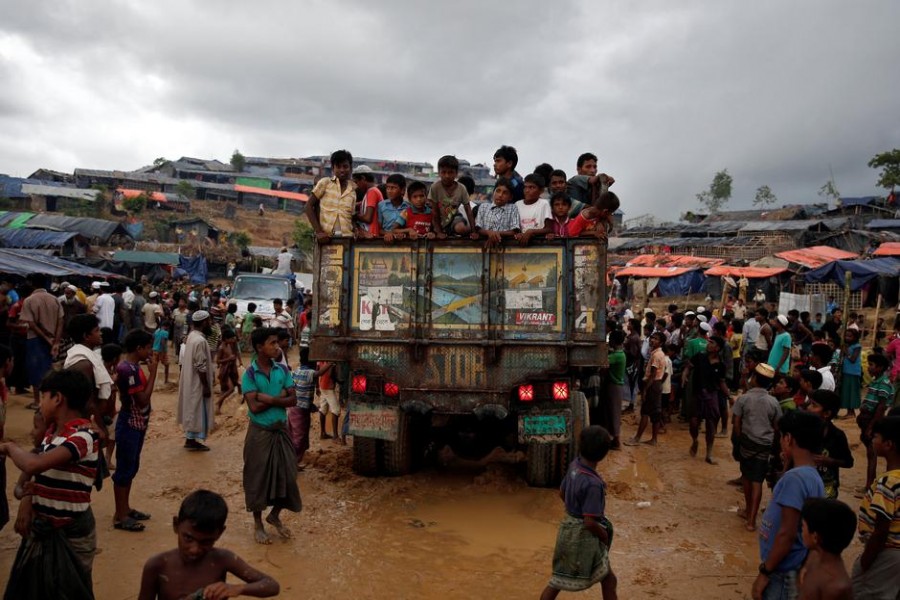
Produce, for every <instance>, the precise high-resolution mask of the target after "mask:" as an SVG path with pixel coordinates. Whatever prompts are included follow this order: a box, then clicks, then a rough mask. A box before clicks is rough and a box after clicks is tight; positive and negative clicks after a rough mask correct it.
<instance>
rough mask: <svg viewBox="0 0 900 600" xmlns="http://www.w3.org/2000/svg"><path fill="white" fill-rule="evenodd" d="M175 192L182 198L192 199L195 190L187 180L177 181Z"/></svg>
mask: <svg viewBox="0 0 900 600" xmlns="http://www.w3.org/2000/svg"><path fill="white" fill-rule="evenodd" d="M175 193H176V194H178V195H179V196H181V197H182V198H187V199H188V200H193V199H194V198H195V194H196V190H195V189H194V186H192V185H191V184H190V183H188V182H187V181H184V180H182V181H179V182H178V183H177V184H176V185H175Z"/></svg>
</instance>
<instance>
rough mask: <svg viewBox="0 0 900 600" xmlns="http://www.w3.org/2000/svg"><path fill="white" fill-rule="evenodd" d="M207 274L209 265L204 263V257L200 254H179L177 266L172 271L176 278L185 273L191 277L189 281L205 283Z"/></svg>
mask: <svg viewBox="0 0 900 600" xmlns="http://www.w3.org/2000/svg"><path fill="white" fill-rule="evenodd" d="M208 274H209V266H208V265H207V264H206V257H204V256H203V255H202V254H201V255H198V256H192V257H187V256H179V257H178V268H176V269H175V272H174V273H172V276H173V277H175V278H176V279H178V278H181V277H184V276H185V275H187V276H188V277H190V278H191V283H206V279H207V277H208Z"/></svg>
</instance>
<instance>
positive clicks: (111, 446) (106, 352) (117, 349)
mask: <svg viewBox="0 0 900 600" xmlns="http://www.w3.org/2000/svg"><path fill="white" fill-rule="evenodd" d="M100 358H101V359H103V366H104V367H106V372H107V373H109V378H110V380H111V381H115V379H116V367H117V366H119V359H120V358H122V346H120V345H118V344H105V345H104V346H103V347H102V348H100ZM118 397H119V388H118V386H115V385H114V386H112V387H111V388H110V392H109V398H108V399H107V401H106V405H105V407H104V409H103V423H104V425H106V429H107V431H108V432H109V435H108V436H107V438H106V443H105V444H104V448H103V449H104V451H105V453H106V466H107V467H108V468H109V470H110V471H115V470H116V462H115V461H114V460H113V455H114V453H115V451H116V418H117V417H118V414H119V411H118V410H117V409H116V400H117V399H118Z"/></svg>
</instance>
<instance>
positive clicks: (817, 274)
mask: <svg viewBox="0 0 900 600" xmlns="http://www.w3.org/2000/svg"><path fill="white" fill-rule="evenodd" d="M847 272H850V273H851V274H852V279H851V280H850V290H851V291H853V292H858V291H859V290H860V289H862V288H863V286H865V285H866V284H867V283H869V282H870V281H872V280H873V279H875V278H876V277H892V278H893V277H897V276H898V275H900V258H894V257H884V258H873V259H871V260H836V261H834V262H833V263H831V264H828V265H825V266H824V267H820V268H818V269H815V270H813V271H810V272H808V273H807V274H806V281H808V282H811V283H836V284H837V285H839V286H840V287H844V274H845V273H847Z"/></svg>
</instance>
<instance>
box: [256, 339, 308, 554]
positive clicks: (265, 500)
mask: <svg viewBox="0 0 900 600" xmlns="http://www.w3.org/2000/svg"><path fill="white" fill-rule="evenodd" d="M251 342H252V343H253V349H254V350H255V351H256V360H254V361H253V362H252V363H251V364H250V367H249V368H248V369H247V370H246V371H244V379H243V390H244V400H245V401H246V402H247V407H248V408H249V409H250V410H249V412H248V413H247V416H248V417H249V418H250V426H249V427H248V428H247V437H246V438H244V497H245V499H246V502H247V510H248V511H251V512H252V513H253V520H254V523H255V526H256V532H255V536H256V541H257V543H260V544H271V543H272V541H271V539H270V538H269V534H268V533H266V530H265V527H264V526H263V522H262V512H263V510H265V509H266V507H269V506H271V507H272V510H271V511H270V512H269V514H268V516H267V517H266V521H267V522H268V523H269V524H271V525H273V526H274V527H275V529H276V530H277V531H278V534H279V535H280V536H281V537H283V538H289V537H291V532H290V530H289V529H288V528H287V527H285V526H284V525H283V524H282V522H281V519H280V518H279V517H280V514H281V511H282V510H284V509H287V510H290V511H293V512H300V509H301V508H302V505H301V502H300V490H299V489H298V488H297V455H296V454H294V448H293V446H292V445H291V439H290V437H289V436H288V433H287V413H286V411H285V409H286V408H288V407H291V406H294V405H295V404H296V402H297V400H296V397H295V395H294V382H293V379H292V378H291V373H290V371H288V370H287V369H285V368H284V367H283V366H282V365H280V364H278V363H276V362H275V359H277V358H278V356H280V353H281V349H280V348H279V347H278V334H277V332H276V331H275V330H274V329H267V328H263V329H257V330H255V331H254V332H253V336H252V338H251Z"/></svg>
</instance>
